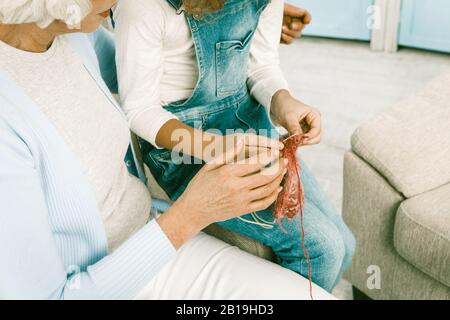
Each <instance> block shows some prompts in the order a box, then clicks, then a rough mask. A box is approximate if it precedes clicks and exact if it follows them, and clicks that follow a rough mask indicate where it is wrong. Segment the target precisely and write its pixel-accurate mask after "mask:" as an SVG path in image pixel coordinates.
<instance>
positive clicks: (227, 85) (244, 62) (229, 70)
mask: <svg viewBox="0 0 450 320" xmlns="http://www.w3.org/2000/svg"><path fill="white" fill-rule="evenodd" d="M253 34H254V31H252V32H250V33H249V34H248V35H247V36H246V37H245V38H244V39H243V40H227V41H221V42H217V43H216V67H217V72H216V76H217V96H218V97H221V98H223V97H226V96H229V95H232V94H234V93H236V92H238V91H239V90H240V89H241V88H242V87H243V86H245V85H246V81H247V69H248V60H249V51H250V43H251V40H252V38H253Z"/></svg>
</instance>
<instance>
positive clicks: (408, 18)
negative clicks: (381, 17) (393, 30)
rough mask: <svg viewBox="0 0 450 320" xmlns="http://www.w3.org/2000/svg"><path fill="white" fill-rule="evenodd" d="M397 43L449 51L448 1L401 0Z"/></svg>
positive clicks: (449, 16) (449, 4)
mask: <svg viewBox="0 0 450 320" xmlns="http://www.w3.org/2000/svg"><path fill="white" fill-rule="evenodd" d="M399 44H400V45H403V46H408V47H417V48H423V49H431V50H438V51H445V52H450V1H449V0H433V1H430V0H403V1H402V14H401V23H400V35H399Z"/></svg>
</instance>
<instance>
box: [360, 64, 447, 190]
mask: <svg viewBox="0 0 450 320" xmlns="http://www.w3.org/2000/svg"><path fill="white" fill-rule="evenodd" d="M352 149H353V151H354V152H355V153H356V154H358V155H359V156H360V157H361V158H363V159H364V160H365V161H367V162H368V163H369V164H370V165H371V166H373V167H374V168H375V169H376V170H377V171H378V172H380V173H381V175H383V176H384V177H385V178H386V179H387V180H388V181H389V183H390V184H391V185H392V186H393V187H394V188H395V189H397V190H398V191H399V192H400V193H402V194H403V195H404V196H405V197H407V198H409V197H412V196H415V195H418V194H420V193H423V192H426V191H428V190H431V189H434V188H437V187H439V186H442V185H444V184H446V183H448V182H450V160H449V159H450V72H447V73H445V74H444V75H442V76H441V77H439V78H437V79H436V80H434V81H432V82H431V83H430V84H429V85H428V86H427V87H426V88H425V89H424V90H423V91H422V92H421V93H419V94H417V95H415V96H413V97H411V98H408V99H406V100H405V101H403V102H400V103H399V104H398V105H397V106H395V107H394V108H392V109H391V110H389V111H387V112H385V113H383V114H381V115H379V116H377V117H376V118H375V119H373V120H372V121H370V122H369V123H367V124H365V125H363V126H361V127H360V128H358V129H357V130H356V131H355V133H354V134H353V136H352Z"/></svg>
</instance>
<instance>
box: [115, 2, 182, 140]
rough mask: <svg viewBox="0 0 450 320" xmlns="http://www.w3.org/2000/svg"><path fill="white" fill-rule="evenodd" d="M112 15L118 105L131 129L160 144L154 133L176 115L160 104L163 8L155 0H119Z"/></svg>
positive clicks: (163, 31) (142, 136)
mask: <svg viewBox="0 0 450 320" xmlns="http://www.w3.org/2000/svg"><path fill="white" fill-rule="evenodd" d="M114 17H115V22H116V29H115V39H116V64H117V76H118V82H119V93H120V97H121V102H122V107H123V109H124V111H125V114H126V116H127V118H128V122H129V125H130V128H131V130H132V131H133V132H134V133H136V134H137V135H138V136H140V137H141V138H143V139H145V140H147V141H148V142H150V143H151V144H153V145H154V146H156V147H160V146H159V145H158V144H157V143H156V136H157V133H158V132H159V130H160V129H161V127H162V126H163V125H164V124H165V123H166V122H168V121H170V120H174V119H177V117H176V116H175V115H174V114H172V113H170V112H168V111H167V110H165V109H164V108H163V107H162V105H161V94H160V86H161V79H162V75H163V40H164V34H165V30H164V26H165V12H164V9H163V8H162V7H161V3H160V2H159V1H120V2H119V3H118V5H117V8H116V10H115V12H114ZM161 147H163V146H161Z"/></svg>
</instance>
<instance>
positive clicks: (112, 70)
mask: <svg viewBox="0 0 450 320" xmlns="http://www.w3.org/2000/svg"><path fill="white" fill-rule="evenodd" d="M89 40H90V41H91V43H92V45H93V47H94V49H95V53H96V55H97V59H98V62H99V67H100V72H101V74H102V78H103V80H104V81H105V83H106V85H107V86H108V88H109V90H110V91H111V92H112V93H119V85H118V81H117V69H116V47H115V40H114V35H113V33H112V32H110V31H109V30H107V29H106V28H105V27H103V26H101V27H100V28H98V30H97V31H95V32H94V33H92V34H90V35H89Z"/></svg>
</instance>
